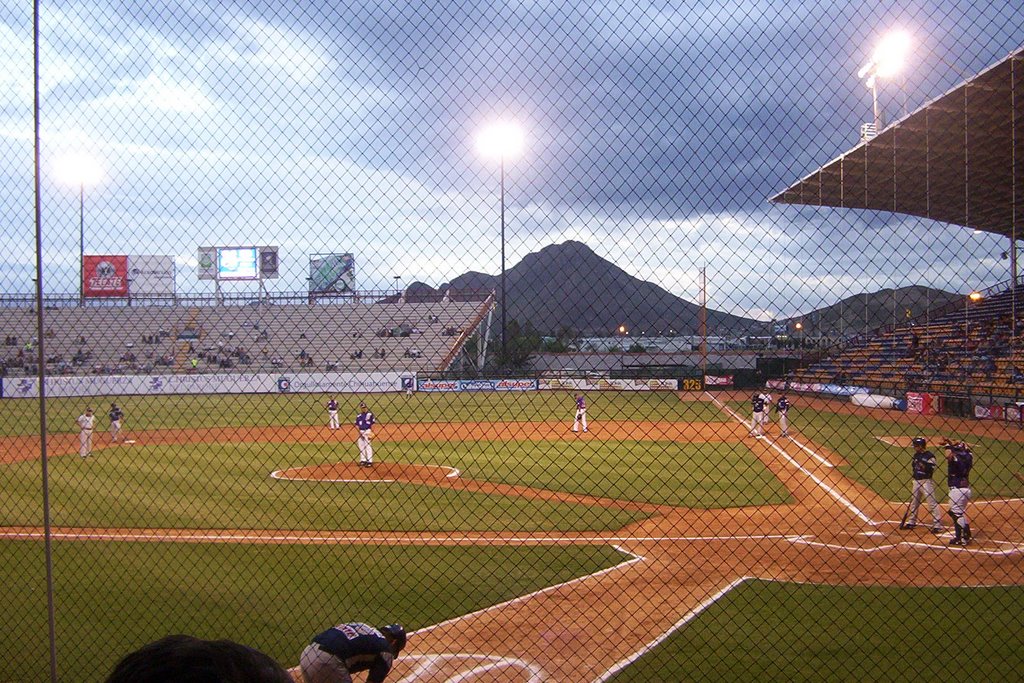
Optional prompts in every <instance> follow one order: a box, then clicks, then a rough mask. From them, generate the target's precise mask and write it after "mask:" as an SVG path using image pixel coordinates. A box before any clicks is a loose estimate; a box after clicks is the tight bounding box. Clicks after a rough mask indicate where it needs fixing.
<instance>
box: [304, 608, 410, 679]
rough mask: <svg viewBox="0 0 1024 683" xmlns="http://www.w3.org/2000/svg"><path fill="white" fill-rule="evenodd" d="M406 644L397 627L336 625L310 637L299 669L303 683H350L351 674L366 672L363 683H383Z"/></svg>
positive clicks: (359, 624)
mask: <svg viewBox="0 0 1024 683" xmlns="http://www.w3.org/2000/svg"><path fill="white" fill-rule="evenodd" d="M405 641H406V636H405V629H403V628H402V627H401V626H400V625H399V624H389V625H387V626H381V627H380V628H379V629H378V628H374V627H373V626H370V625H369V624H363V623H359V622H352V623H348V624H338V625H337V626H333V627H331V628H329V629H327V630H326V631H324V632H323V633H318V634H317V635H315V636H313V642H311V643H310V644H309V645H308V646H307V647H306V649H305V650H303V651H302V657H300V659H299V668H300V669H301V670H302V675H303V677H304V678H305V679H306V683H352V674H353V673H356V672H359V671H366V672H367V674H366V683H384V679H385V678H386V677H387V675H388V672H389V671H391V666H392V664H394V661H395V658H396V657H398V653H399V652H401V651H402V648H404V647H405Z"/></svg>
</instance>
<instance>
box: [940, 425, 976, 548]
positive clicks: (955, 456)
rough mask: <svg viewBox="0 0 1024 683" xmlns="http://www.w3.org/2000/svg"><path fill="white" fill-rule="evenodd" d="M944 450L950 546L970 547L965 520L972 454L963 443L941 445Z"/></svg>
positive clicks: (967, 526)
mask: <svg viewBox="0 0 1024 683" xmlns="http://www.w3.org/2000/svg"><path fill="white" fill-rule="evenodd" d="M943 447H944V448H945V449H946V467H947V483H948V484H949V511H948V513H947V514H949V516H950V519H952V520H953V529H954V535H953V540H952V541H950V542H949V544H950V545H959V546H965V545H970V543H971V540H972V538H973V537H972V535H971V523H970V520H969V519H968V518H967V504H968V503H969V502H971V482H970V475H971V468H972V467H973V466H974V453H972V452H971V449H970V447H969V446H968V445H967V444H966V443H964V442H963V441H957V442H956V443H953V442H952V441H950V440H949V439H946V441H945V442H944V443H943Z"/></svg>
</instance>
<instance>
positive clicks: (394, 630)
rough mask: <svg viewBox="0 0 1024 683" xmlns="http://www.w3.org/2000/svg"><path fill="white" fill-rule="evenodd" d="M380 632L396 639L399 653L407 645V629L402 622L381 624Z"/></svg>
mask: <svg viewBox="0 0 1024 683" xmlns="http://www.w3.org/2000/svg"><path fill="white" fill-rule="evenodd" d="M380 632H381V633H383V634H384V635H386V636H387V637H388V638H391V640H393V641H394V648H395V654H396V655H397V654H398V653H399V652H401V651H402V648H404V647H405V629H404V628H402V625H401V624H388V625H387V626H381V627H380Z"/></svg>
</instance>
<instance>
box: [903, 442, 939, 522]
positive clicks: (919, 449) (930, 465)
mask: <svg viewBox="0 0 1024 683" xmlns="http://www.w3.org/2000/svg"><path fill="white" fill-rule="evenodd" d="M912 443H913V444H914V455H913V456H912V457H911V459H910V473H911V475H912V476H913V477H914V483H913V485H912V488H911V490H910V507H909V508H908V509H907V521H906V523H905V524H902V525H901V526H900V528H901V529H913V528H914V527H916V526H917V510H918V508H920V507H921V498H922V497H923V498H924V499H925V501H927V503H928V511H929V512H931V513H932V532H934V533H936V534H941V533H942V530H943V529H942V515H941V513H940V512H939V504H938V503H937V502H936V501H935V482H934V481H932V474H933V473H934V472H935V462H936V461H935V454H934V453H932V452H931V451H929V450H928V449H927V448H926V447H925V445H926V442H925V440H924V437H920V436H918V437H916V438H915V439H914V440H913V441H912Z"/></svg>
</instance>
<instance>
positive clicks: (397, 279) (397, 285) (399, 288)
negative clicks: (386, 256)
mask: <svg viewBox="0 0 1024 683" xmlns="http://www.w3.org/2000/svg"><path fill="white" fill-rule="evenodd" d="M392 277H393V278H394V280H395V292H397V293H398V297H399V300H401V297H402V276H401V275H393V276H392Z"/></svg>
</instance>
